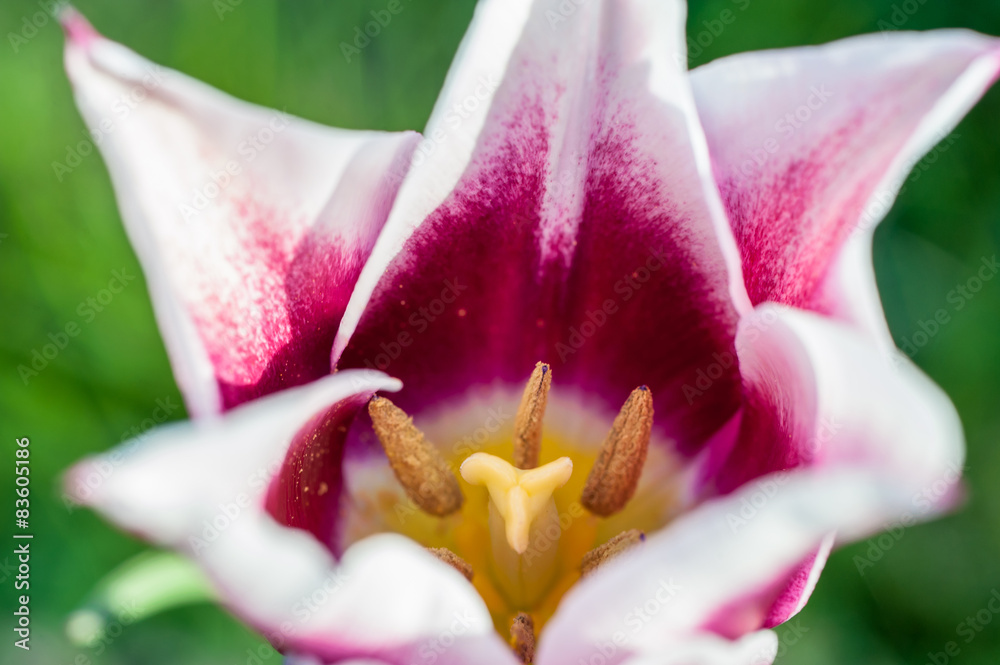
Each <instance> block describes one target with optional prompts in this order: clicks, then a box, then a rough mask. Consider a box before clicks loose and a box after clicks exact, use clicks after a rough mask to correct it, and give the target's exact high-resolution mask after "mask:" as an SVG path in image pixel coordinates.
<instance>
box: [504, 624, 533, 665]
mask: <svg viewBox="0 0 1000 665" xmlns="http://www.w3.org/2000/svg"><path fill="white" fill-rule="evenodd" d="M510 636H511V639H512V641H513V646H514V652H515V653H516V654H517V657H518V658H520V659H521V662H522V663H525V665H528V664H529V663H531V662H532V661H533V660H535V620H534V619H532V618H531V615H530V614H525V613H524V612H521V613H519V614H518V615H517V616H516V617H514V620H513V621H511V622H510Z"/></svg>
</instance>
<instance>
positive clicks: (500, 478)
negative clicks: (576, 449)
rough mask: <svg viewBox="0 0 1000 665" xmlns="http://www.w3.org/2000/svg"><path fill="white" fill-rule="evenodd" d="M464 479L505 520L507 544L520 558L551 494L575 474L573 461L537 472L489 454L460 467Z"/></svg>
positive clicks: (564, 459) (561, 460) (565, 459)
mask: <svg viewBox="0 0 1000 665" xmlns="http://www.w3.org/2000/svg"><path fill="white" fill-rule="evenodd" d="M461 473H462V477H463V478H465V480H466V482H468V483H470V484H472V485H483V486H485V487H486V489H487V490H488V491H489V493H490V500H491V501H492V502H493V505H494V506H495V507H496V509H497V512H498V513H500V516H501V517H503V520H504V525H505V534H506V536H507V543H508V544H509V545H510V547H511V549H513V550H514V551H515V552H517V553H518V554H524V552H525V551H526V550H527V549H528V540H529V533H530V531H531V524H532V522H534V521H535V519H537V518H538V516H539V515H541V514H542V512H543V511H544V510H546V508H548V506H549V502H550V501H551V500H552V493H553V492H555V491H556V490H557V489H559V488H560V487H562V486H563V485H565V484H566V482H567V481H568V480H569V478H570V476H571V475H572V474H573V461H572V460H571V459H570V458H568V457H560V458H559V459H557V460H554V461H552V462H549V463H548V464H545V465H543V466H540V467H538V468H535V469H518V468H517V467H515V466H514V465H512V464H510V463H509V462H507V461H506V460H503V459H500V458H499V457H497V456H495V455H490V454H488V453H473V454H472V455H470V456H469V457H468V458H466V460H465V461H464V462H462V467H461Z"/></svg>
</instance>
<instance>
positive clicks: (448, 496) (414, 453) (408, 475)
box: [368, 396, 463, 517]
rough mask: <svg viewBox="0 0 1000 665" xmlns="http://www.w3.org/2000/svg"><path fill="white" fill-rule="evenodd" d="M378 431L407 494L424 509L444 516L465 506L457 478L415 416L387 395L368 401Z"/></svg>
mask: <svg viewBox="0 0 1000 665" xmlns="http://www.w3.org/2000/svg"><path fill="white" fill-rule="evenodd" d="M368 413H369V414H370V415H371V418H372V425H374V427H375V434H376V435H377V436H378V440H379V441H380V442H381V443H382V448H384V449H385V455H386V457H388V458H389V465H390V466H391V467H392V471H393V473H395V474H396V478H397V479H398V480H399V482H400V484H401V485H402V486H403V489H405V490H406V495H407V496H409V497H410V499H412V500H413V502H414V503H415V504H417V506H419V507H420V508H421V509H422V510H424V511H425V512H428V513H430V514H431V515H436V516H438V517H444V516H445V515H450V514H451V513H453V512H455V511H457V510H458V509H459V508H461V507H462V499H463V497H462V490H461V488H460V487H459V485H458V479H457V478H456V477H455V474H454V473H452V472H451V469H449V468H448V465H447V464H446V463H445V461H444V458H443V457H442V456H441V453H440V452H438V450H437V448H435V447H434V446H432V445H431V444H430V443H428V442H427V439H425V438H424V435H423V433H422V432H421V431H420V430H419V429H417V428H416V426H415V425H414V424H413V419H412V418H410V417H409V416H407V415H406V413H405V412H404V411H403V410H402V409H400V408H399V407H397V406H396V405H395V404H393V403H392V402H390V401H389V400H387V399H386V398H384V397H377V396H376V397H373V398H372V400H371V401H370V402H368Z"/></svg>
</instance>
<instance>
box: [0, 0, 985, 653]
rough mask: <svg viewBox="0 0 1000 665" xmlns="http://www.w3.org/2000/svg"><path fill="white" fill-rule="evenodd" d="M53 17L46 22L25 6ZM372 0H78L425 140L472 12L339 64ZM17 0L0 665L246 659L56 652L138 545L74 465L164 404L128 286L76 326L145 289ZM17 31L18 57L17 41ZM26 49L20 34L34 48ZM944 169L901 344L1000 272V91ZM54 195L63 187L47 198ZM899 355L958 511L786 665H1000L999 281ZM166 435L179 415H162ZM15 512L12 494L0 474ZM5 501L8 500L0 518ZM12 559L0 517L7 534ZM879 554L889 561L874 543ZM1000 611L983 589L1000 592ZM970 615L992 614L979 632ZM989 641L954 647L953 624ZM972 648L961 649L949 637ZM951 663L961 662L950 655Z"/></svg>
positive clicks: (421, 22) (150, 344) (904, 290)
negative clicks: (26, 538)
mask: <svg viewBox="0 0 1000 665" xmlns="http://www.w3.org/2000/svg"><path fill="white" fill-rule="evenodd" d="M42 4H43V5H44V4H47V3H42ZM690 5H691V6H690V17H689V23H688V30H689V34H691V35H697V34H698V33H700V32H702V31H704V30H705V25H704V23H703V22H704V21H709V22H712V21H714V20H715V19H717V18H718V17H719V15H720V14H721V12H722V11H723V10H726V9H729V10H733V11H735V14H736V17H737V18H736V21H735V22H733V23H732V24H731V25H727V26H725V28H724V30H723V31H722V33H721V34H719V35H717V36H713V37H712V39H711V40H707V39H706V40H703V41H704V42H707V41H710V42H711V43H709V44H708V46H705V47H704V48H703V49H702V48H701V47H699V49H698V50H694V51H693V52H692V57H691V62H692V66H696V65H699V64H703V63H706V62H708V61H709V60H711V59H713V58H716V57H719V56H722V55H727V54H730V53H735V52H739V51H744V50H751V49H760V48H770V47H784V46H794V45H799V44H816V43H822V42H826V41H829V40H833V39H838V38H841V37H846V36H848V35H853V34H858V33H865V32H873V31H878V30H880V29H895V28H897V27H902V28H905V29H930V28H939V27H956V26H962V27H969V28H973V29H976V30H979V31H982V32H986V33H990V34H994V35H1000V3H997V2H996V0H975V1H973V0H967V1H964V2H961V3H956V2H947V1H946V0H907V1H906V2H898V3H893V2H890V1H889V0H884V1H874V2H873V1H864V0H829V1H828V2H822V3H819V2H802V1H801V0H800V1H798V2H796V1H793V0H692V1H691V3H690ZM384 6H385V1H384V0H370V1H368V2H356V1H354V0H337V1H336V2H321V1H319V0H300V1H297V2H295V3H290V2H289V3H281V2H278V1H277V0H247V1H245V2H243V1H242V0H217V1H216V2H214V3H213V2H210V1H208V0H172V1H169V2H168V1H166V0H141V1H136V0H133V1H131V2H122V1H117V2H114V1H112V0H80V2H79V4H78V7H79V9H81V10H82V11H83V12H84V13H85V14H86V15H87V16H88V17H89V18H90V19H91V21H92V22H93V23H94V24H95V26H97V28H98V29H99V30H101V31H102V32H103V33H104V34H106V35H108V36H109V37H111V38H113V39H115V40H118V41H120V42H123V43H125V44H126V45H128V46H130V47H132V48H133V49H135V50H136V51H138V52H139V53H141V54H143V55H144V56H146V57H148V58H150V59H152V60H154V61H156V62H158V63H161V64H164V65H167V66H169V67H172V68H175V69H179V70H181V71H184V72H186V73H188V74H191V75H193V76H195V77H196V78H198V79H201V80H203V81H206V82H208V83H210V84H212V85H214V86H216V87H218V88H221V89H222V90H225V91H227V92H229V93H231V94H233V95H236V96H238V97H241V98H243V99H247V100H249V101H252V102H256V103H258V104H262V105H265V106H270V107H276V108H281V109H285V110H287V111H288V112H289V113H292V114H295V115H298V116H302V117H305V118H309V119H312V120H316V121H319V122H322V123H326V124H330V125H336V126H340V127H350V128H377V129H389V130H399V129H405V128H413V129H420V128H421V127H422V126H423V124H424V122H425V121H426V119H427V117H428V115H429V113H430V110H431V107H432V104H433V102H434V99H435V97H436V95H437V92H438V89H439V87H440V85H441V82H442V80H443V78H444V75H445V72H446V70H447V67H448V65H449V63H450V61H451V58H452V56H453V54H454V51H455V48H456V46H457V45H458V42H459V40H460V38H461V36H462V34H463V31H464V29H465V27H466V25H467V24H468V21H469V19H470V17H471V15H472V9H473V2H472V0H434V1H432V0H418V1H416V2H413V3H412V4H410V3H406V4H405V8H406V9H405V11H404V12H403V13H401V14H399V15H398V16H396V17H394V18H393V20H392V23H391V24H390V25H388V26H387V27H386V28H385V29H384V30H383V32H382V34H381V35H379V36H378V38H377V39H375V40H373V42H372V44H371V45H370V46H368V47H367V48H366V49H364V50H363V51H362V52H361V54H360V55H359V56H357V57H355V58H353V59H352V61H351V62H348V61H346V59H345V57H344V55H343V54H342V53H341V50H340V48H339V44H340V42H342V41H348V40H350V39H351V38H352V34H353V29H354V26H356V25H359V24H361V23H363V22H364V21H365V20H367V18H366V17H367V14H368V12H369V11H370V10H372V9H382V8H383V7H384ZM39 11H41V5H40V4H39V3H37V2H35V1H32V0H4V1H3V2H2V4H0V26H2V31H0V34H2V35H3V36H4V38H3V42H4V43H3V44H2V45H0V285H2V289H0V312H2V315H0V316H2V324H0V325H2V336H0V356H2V367H0V394H2V401H0V423H2V426H3V427H2V437H3V445H2V451H3V453H2V454H0V466H3V467H4V468H5V469H7V468H8V467H7V465H8V464H11V465H12V460H13V450H14V439H15V437H22V436H28V437H30V438H31V451H32V457H31V459H32V469H33V475H32V488H33V492H34V493H33V496H34V502H33V505H32V529H31V530H32V531H33V532H34V533H35V534H36V537H35V540H34V543H33V548H34V556H33V560H32V565H33V569H32V589H31V591H32V607H31V609H32V614H33V627H34V632H33V639H32V644H33V646H34V648H33V649H32V651H31V652H30V654H25V653H24V652H21V651H20V650H16V649H14V648H13V647H12V645H11V642H12V641H13V640H12V633H11V632H10V628H9V626H10V622H11V615H10V614H9V611H8V608H11V607H12V606H13V599H14V595H15V593H14V590H13V586H12V582H13V579H12V573H11V572H10V569H9V565H10V559H11V558H12V556H11V555H10V549H12V548H10V549H9V548H8V546H7V545H4V546H3V548H2V550H0V593H2V607H3V608H4V611H3V615H4V617H5V619H4V621H3V622H2V625H3V633H2V634H3V635H4V637H3V645H2V646H0V654H3V656H2V658H0V660H2V662H12V663H14V662H30V663H44V664H45V665H64V664H65V665H69V664H70V663H75V664H77V665H85V663H143V664H150V665H155V664H159V663H184V664H187V665H197V664H201V663H205V664H209V663H211V664H213V665H220V664H223V665H228V664H230V663H232V664H234V665H235V664H236V663H245V662H246V660H247V656H246V649H248V648H250V647H253V646H255V645H258V644H259V643H260V641H259V638H257V637H256V636H255V635H254V634H253V633H252V632H251V631H249V630H248V629H246V628H245V627H243V626H241V625H240V624H239V623H238V622H236V621H235V620H233V619H232V618H230V617H229V616H228V615H226V614H225V613H224V612H223V611H221V610H219V609H217V608H215V607H213V606H210V605H207V604H205V605H200V606H193V607H188V608H185V609H177V610H172V611H168V612H165V613H163V614H160V615H158V616H155V617H153V618H151V619H148V620H146V621H144V622H140V623H137V624H135V625H131V626H129V627H127V628H126V629H124V631H122V633H121V634H120V635H119V636H117V637H115V638H113V639H110V640H109V642H110V643H106V644H104V645H102V646H98V647H94V648H89V647H79V646H73V645H71V644H70V643H69V642H68V640H67V639H66V637H65V636H64V630H63V624H64V621H65V618H66V616H67V615H68V613H69V612H70V611H72V610H73V609H74V608H76V607H78V606H79V605H80V604H81V602H82V601H83V600H84V598H85V597H86V596H87V594H88V592H89V591H90V590H91V589H92V587H93V585H94V583H95V581H96V580H98V579H100V578H101V577H102V576H104V575H105V574H106V573H107V572H108V571H110V570H111V569H113V568H114V567H115V566H116V565H118V564H119V563H121V562H122V561H124V560H125V559H127V558H129V557H130V556H132V555H134V554H136V553H138V552H140V551H142V550H143V549H144V548H143V546H142V545H141V544H140V543H138V542H137V541H135V540H133V539H131V538H130V537H128V536H126V535H124V534H121V533H119V532H117V531H115V530H114V529H112V528H111V527H109V526H107V525H106V524H105V523H103V522H102V521H101V520H100V519H98V518H97V517H96V516H94V515H93V514H91V513H89V512H87V511H84V510H70V509H68V508H67V507H66V506H65V505H64V503H63V502H62V500H61V499H60V489H59V482H58V479H59V475H60V473H61V472H62V470H64V469H65V468H66V467H67V466H68V465H69V464H70V463H72V462H73V461H74V460H77V459H79V458H80V457H82V456H83V455H85V454H87V453H91V452H95V451H99V450H103V449H105V448H107V447H109V446H111V445H112V444H115V443H117V442H119V441H120V440H122V439H123V436H125V435H126V434H127V432H128V431H129V430H130V429H131V428H133V427H139V428H140V429H141V428H142V427H143V425H144V422H143V421H147V424H148V422H149V420H148V419H150V418H151V417H152V416H153V413H154V410H155V409H156V407H157V404H158V402H157V400H161V401H163V400H170V401H171V402H173V403H175V404H179V403H180V397H179V394H178V392H177V388H176V386H175V385H174V382H173V379H172V377H171V373H170V369H169V366H168V364H167V359H166V356H165V353H164V350H163V345H162V343H161V341H160V338H159V334H158V332H157V329H156V326H155V323H154V320H153V316H152V311H151V308H150V303H149V299H148V297H147V294H146V291H145V286H144V284H143V283H142V280H141V278H140V279H139V280H137V281H136V282H134V283H133V284H131V285H129V286H128V287H127V288H126V289H125V290H124V291H123V292H122V293H121V294H119V295H117V296H115V298H114V300H113V301H112V302H111V303H109V304H108V305H107V306H106V307H105V308H104V309H103V310H102V311H100V312H95V315H94V316H93V320H92V321H88V320H87V319H88V318H90V317H89V315H87V316H86V318H84V315H82V314H81V311H80V310H79V308H80V307H81V303H85V301H86V299H87V298H90V297H93V296H94V295H95V294H96V293H97V292H98V291H99V290H100V289H102V288H104V287H105V285H106V284H107V282H108V280H109V279H110V278H111V276H112V274H111V273H112V271H113V270H121V269H122V268H126V269H127V270H129V271H131V272H133V273H136V274H140V271H139V267H138V264H137V262H136V259H135V256H134V255H133V253H132V250H131V248H130V247H129V244H128V242H127V240H126V239H125V236H124V233H123V231H122V226H121V223H120V220H119V216H118V212H117V209H116V206H115V203H114V199H113V195H112V190H111V186H110V183H109V180H108V175H107V172H106V170H105V167H104V165H103V163H102V161H101V159H100V157H99V156H97V155H93V154H91V155H89V156H85V157H83V159H82V163H81V164H80V165H79V166H78V167H76V168H74V169H73V170H72V172H70V173H62V174H57V173H56V172H55V170H54V169H53V162H65V161H66V158H67V149H68V147H69V146H71V145H75V144H77V143H78V142H79V141H80V140H82V139H83V138H85V134H84V126H83V123H82V122H81V120H80V118H79V116H78V115H77V112H76V110H75V108H74V106H73V103H72V99H71V96H70V90H69V85H68V83H67V81H66V78H65V76H64V74H63V70H62V34H61V31H60V29H59V28H58V26H57V25H55V23H54V22H53V21H51V20H49V21H48V22H46V23H44V24H43V25H42V26H41V27H38V28H37V29H36V30H35V32H32V31H31V30H30V29H26V28H25V23H24V21H25V17H29V18H28V20H29V21H30V20H31V19H30V17H32V16H33V15H35V14H36V13H37V12H39ZM11 33H15V34H20V35H21V36H25V37H26V41H21V40H17V39H15V40H13V41H12V40H11V37H10V34H11ZM29 34H30V35H31V36H30V37H27V35H29ZM947 145H948V149H947V151H939V152H938V153H937V159H935V160H934V161H933V163H931V162H930V161H928V162H925V163H922V164H920V165H919V166H918V167H917V168H918V170H919V171H920V174H921V175H920V177H919V179H918V180H915V181H912V182H910V183H909V184H908V185H907V187H906V190H905V192H904V193H903V195H902V196H901V198H900V200H899V201H898V202H897V204H896V205H895V207H894V208H893V210H892V212H891V213H890V214H889V216H888V219H887V220H886V222H885V223H883V225H882V227H881V228H880V230H879V232H878V235H877V240H876V251H875V254H876V257H875V258H876V267H877V272H878V279H879V287H880V289H881V292H882V296H883V298H884V301H885V307H886V311H887V314H888V318H889V322H890V325H891V327H892V330H893V334H894V335H895V336H896V339H897V341H898V342H899V343H900V344H902V342H903V340H904V339H912V336H913V333H914V332H917V331H919V330H920V322H921V321H925V320H928V319H930V318H931V317H932V316H933V314H934V312H935V311H936V310H938V309H940V308H948V309H949V311H951V309H950V308H951V307H952V306H951V304H949V302H948V300H947V296H948V293H949V291H951V290H952V289H953V288H955V287H956V286H957V285H958V284H960V283H964V282H965V281H966V280H967V279H968V278H969V277H971V276H973V274H974V272H975V270H976V269H977V268H978V266H979V264H980V261H981V259H982V258H984V257H986V258H991V257H993V256H994V255H995V254H1000V249H998V244H1000V89H995V90H993V91H992V92H991V93H989V95H988V96H987V97H986V99H985V100H984V101H983V102H982V103H980V104H979V105H978V106H977V107H976V109H975V110H973V112H972V113H971V115H970V116H969V117H968V118H967V119H966V120H965V121H964V122H963V123H962V124H961V125H960V126H959V127H958V129H957V130H956V132H955V133H954V134H953V135H952V136H951V137H950V139H948V143H947ZM60 176H61V180H60ZM952 314H953V315H952V317H951V322H950V323H948V324H947V325H945V326H942V327H941V328H940V330H939V331H938V332H937V334H935V335H933V336H932V337H930V338H929V341H928V342H927V344H926V345H925V346H924V347H922V348H920V349H919V352H918V353H917V354H916V361H917V363H918V364H919V365H920V366H922V367H923V368H924V369H925V370H926V371H927V372H928V373H929V374H930V375H931V376H932V377H933V378H934V379H935V380H936V381H937V382H938V383H940V384H941V385H942V386H943V387H944V389H945V390H946V391H947V392H948V394H950V395H951V397H952V399H953V400H954V401H955V403H956V404H957V406H958V409H959V411H960V412H961V415H962V418H963V421H964V423H965V427H966V431H967V436H968V442H969V456H968V465H967V468H966V477H967V480H968V487H969V500H968V502H967V504H966V506H965V507H964V508H963V509H962V510H961V511H959V512H958V513H957V514H955V515H953V516H950V517H948V518H946V519H942V520H939V521H937V522H934V523H932V524H928V525H923V526H919V527H916V528H911V529H908V530H906V531H904V532H903V533H902V534H901V535H900V536H899V537H898V538H892V539H891V540H889V541H886V540H883V541H882V542H883V545H882V546H881V547H880V548H879V550H880V551H881V552H882V556H881V558H880V559H879V560H878V561H875V562H874V565H873V566H871V567H867V568H866V569H865V570H864V574H863V575H861V574H859V572H858V568H857V559H856V558H855V557H868V556H869V552H868V550H869V547H870V544H869V543H861V544H858V545H855V546H852V547H849V548H847V549H844V550H841V551H839V552H838V553H837V554H836V555H835V556H834V557H833V559H832V560H831V562H830V564H829V566H828V567H827V570H826V573H825V574H824V576H823V578H822V580H821V581H820V583H819V587H818V589H817V592H816V594H815V596H814V597H813V600H812V601H811V603H810V605H809V606H808V608H807V609H806V610H805V611H804V612H803V613H802V614H801V615H800V617H799V618H798V619H796V620H795V621H794V622H793V624H792V625H791V626H788V627H784V628H782V629H780V630H779V633H780V634H781V637H782V651H781V653H782V656H781V658H779V661H778V662H779V663H795V664H805V665H834V664H836V665H842V664H844V663H873V664H886V665H895V664H904V663H905V664H911V665H923V664H924V663H930V662H932V660H931V659H930V656H929V655H928V654H929V653H939V652H940V653H941V654H942V655H941V656H938V657H937V665H943V663H944V662H945V661H943V660H941V658H942V657H946V658H947V661H948V662H956V663H963V664H965V665H987V664H990V665H993V664H995V663H998V662H1000V618H997V620H996V621H995V622H992V619H993V618H994V617H993V616H992V613H990V612H989V611H988V610H986V607H987V604H988V602H989V600H990V598H991V594H992V593H993V592H994V591H995V590H997V589H1000V482H997V481H998V479H1000V448H998V447H997V446H996V445H995V442H996V441H997V440H998V435H1000V408H998V406H1000V404H998V396H1000V343H998V339H997V331H998V330H1000V280H996V281H992V282H987V284H986V286H985V287H984V288H983V289H982V291H980V292H979V293H978V294H976V296H975V297H974V298H973V299H972V300H970V301H968V303H967V305H966V306H965V307H964V308H963V309H962V310H961V311H955V312H952ZM70 321H77V322H80V323H81V332H80V334H79V335H78V336H77V337H75V338H74V339H73V340H72V342H71V343H70V344H68V345H67V347H66V348H65V349H64V350H62V351H61V352H60V353H59V355H58V356H57V357H56V358H55V359H54V360H52V361H51V362H50V363H49V366H48V367H46V368H45V369H44V370H43V371H41V372H40V373H39V375H38V376H34V377H31V378H30V381H29V382H28V385H25V383H24V382H23V381H22V379H21V377H20V376H19V375H18V373H17V371H16V367H17V365H19V364H22V363H30V361H31V355H32V352H33V350H35V349H40V348H41V347H42V346H43V345H44V344H46V343H47V342H48V341H49V340H48V339H47V335H48V334H49V333H56V332H58V331H59V330H61V329H62V328H63V327H64V325H65V324H66V323H67V322H70ZM171 417H172V418H173V419H181V418H183V417H184V412H183V409H178V410H177V411H175V412H174V413H173V414H172V416H171ZM0 478H2V480H0V487H2V488H3V489H2V491H0V496H3V497H5V498H4V501H8V500H10V499H11V498H12V489H11V487H12V481H11V479H12V474H11V473H10V472H9V471H7V470H5V471H3V473H0ZM5 505H9V504H5ZM2 521H3V532H4V539H5V540H4V542H6V543H10V542H12V541H11V540H10V539H9V532H10V531H11V529H12V528H13V525H12V524H11V521H12V520H11V519H8V518H7V517H5V518H4V519H3V520H2ZM887 544H890V546H889V547H886V545H887ZM998 593H1000V592H998ZM982 610H986V611H985V612H981V611H982ZM977 613H980V617H979V619H978V620H977V621H983V619H984V617H986V616H987V615H989V617H988V618H989V619H990V620H991V622H990V623H989V624H988V625H986V624H985V622H984V625H982V626H980V629H981V632H979V631H975V630H974V629H973V632H971V633H969V632H968V627H969V625H968V623H966V622H967V618H968V617H972V618H973V619H974V620H976V619H975V616H976V614H977ZM970 634H971V635H972V639H971V641H969V642H968V643H967V642H966V640H967V639H968V636H969V635H970ZM949 641H954V642H956V643H957V646H958V648H959V650H960V651H959V653H958V655H956V656H950V655H945V654H944V651H945V645H946V643H948V642H949Z"/></svg>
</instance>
